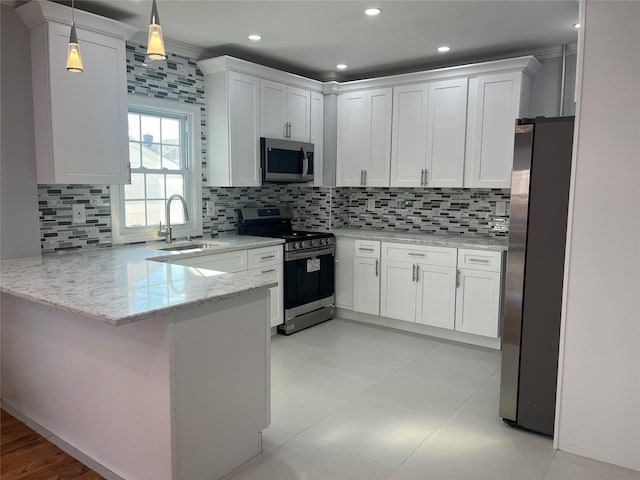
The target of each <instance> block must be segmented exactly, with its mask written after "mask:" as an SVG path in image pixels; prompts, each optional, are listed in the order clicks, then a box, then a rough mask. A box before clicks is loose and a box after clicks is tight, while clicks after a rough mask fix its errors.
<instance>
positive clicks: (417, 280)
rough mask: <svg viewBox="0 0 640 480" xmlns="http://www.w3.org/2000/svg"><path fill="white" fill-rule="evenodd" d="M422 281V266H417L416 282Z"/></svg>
mask: <svg viewBox="0 0 640 480" xmlns="http://www.w3.org/2000/svg"><path fill="white" fill-rule="evenodd" d="M419 281H420V265H416V282H419Z"/></svg>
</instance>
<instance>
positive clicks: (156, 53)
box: [147, 0, 167, 60]
mask: <svg viewBox="0 0 640 480" xmlns="http://www.w3.org/2000/svg"><path fill="white" fill-rule="evenodd" d="M147 58H149V59H150V60H165V59H166V58H167V51H166V50H165V49H164V39H163V38H162V27H161V26H160V18H159V17H158V6H157V5H156V0H153V4H152V5H151V21H150V22H149V40H148V41H147Z"/></svg>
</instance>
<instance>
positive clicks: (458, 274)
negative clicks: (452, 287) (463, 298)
mask: <svg viewBox="0 0 640 480" xmlns="http://www.w3.org/2000/svg"><path fill="white" fill-rule="evenodd" d="M459 286H460V270H456V287H459Z"/></svg>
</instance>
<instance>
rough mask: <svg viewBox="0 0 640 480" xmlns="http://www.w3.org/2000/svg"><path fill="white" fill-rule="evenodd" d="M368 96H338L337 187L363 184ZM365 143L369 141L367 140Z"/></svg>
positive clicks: (361, 94) (365, 94) (357, 94)
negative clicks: (363, 153)
mask: <svg viewBox="0 0 640 480" xmlns="http://www.w3.org/2000/svg"><path fill="white" fill-rule="evenodd" d="M366 118H367V93H366V92H351V93H345V94H342V95H340V96H338V157H337V173H336V185H337V186H338V187H357V186H360V185H362V178H363V177H362V169H363V166H362V163H363V158H362V157H363V155H362V152H363V150H364V145H365V135H366V133H367V128H366V126H365V120H366ZM367 143H368V141H367Z"/></svg>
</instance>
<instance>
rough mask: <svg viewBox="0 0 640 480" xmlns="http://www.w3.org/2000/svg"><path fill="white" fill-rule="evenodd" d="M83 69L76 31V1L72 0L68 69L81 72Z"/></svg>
mask: <svg viewBox="0 0 640 480" xmlns="http://www.w3.org/2000/svg"><path fill="white" fill-rule="evenodd" d="M83 70H84V66H83V65H82V56H80V44H79V43H78V34H77V33H76V20H75V1H74V0H71V33H70V34H69V47H68V48H67V71H69V72H72V73H81V72H82V71H83Z"/></svg>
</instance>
